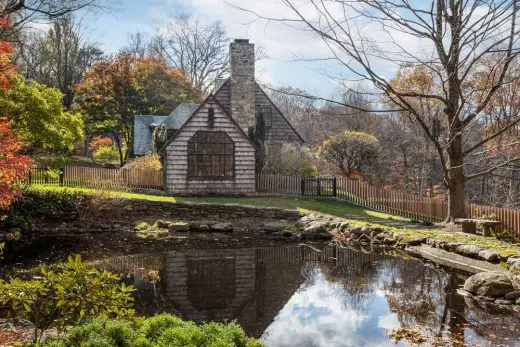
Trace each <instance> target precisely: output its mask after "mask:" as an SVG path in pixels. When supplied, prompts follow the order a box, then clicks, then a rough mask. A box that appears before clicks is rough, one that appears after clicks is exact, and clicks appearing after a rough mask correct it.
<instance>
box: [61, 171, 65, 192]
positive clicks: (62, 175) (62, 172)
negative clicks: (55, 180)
mask: <svg viewBox="0 0 520 347" xmlns="http://www.w3.org/2000/svg"><path fill="white" fill-rule="evenodd" d="M64 179H65V169H64V168H60V186H62V187H63V181H64Z"/></svg>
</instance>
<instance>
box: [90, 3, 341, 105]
mask: <svg viewBox="0 0 520 347" xmlns="http://www.w3.org/2000/svg"><path fill="white" fill-rule="evenodd" d="M118 1H119V3H118V4H117V5H113V8H112V10H111V11H110V12H109V13H94V14H91V13H89V14H82V16H84V18H83V23H84V24H85V25H86V26H87V29H86V33H87V35H88V37H89V39H90V40H92V41H95V42H97V43H99V44H100V45H101V47H102V48H103V50H104V51H105V52H117V51H118V50H119V49H120V48H121V47H122V46H124V45H125V43H126V41H127V37H128V34H130V33H135V32H144V33H147V34H148V35H150V36H152V35H153V34H154V32H155V30H156V29H157V28H161V27H165V25H166V24H167V22H168V21H169V20H170V19H172V18H173V17H174V16H175V15H177V14H180V13H186V14H191V15H196V16H198V17H199V18H200V19H201V20H202V21H206V22H208V23H210V22H213V21H215V20H221V21H222V22H223V24H224V26H225V27H226V29H227V31H228V34H229V36H230V38H237V37H240V38H249V39H250V40H251V41H252V42H253V43H255V44H259V45H262V46H263V47H264V49H265V51H266V53H267V55H268V58H267V59H265V60H262V61H260V62H259V63H258V64H257V78H258V79H259V80H260V81H262V82H266V83H270V84H272V85H275V86H291V87H296V88H302V89H305V90H307V91H309V92H311V93H314V94H318V95H321V96H324V97H330V96H331V95H333V94H335V93H336V91H337V85H336V84H335V83H334V82H333V81H331V80H330V79H328V78H327V76H326V75H325V74H324V73H323V70H325V69H329V72H330V69H331V68H333V67H332V66H331V65H330V63H325V62H321V63H315V62H314V63H311V62H302V61H294V60H295V59H296V57H297V56H305V57H308V56H312V55H314V54H315V52H319V51H320V50H323V47H322V46H321V45H320V42H319V41H317V40H316V39H314V38H312V37H311V36H310V35H309V34H305V33H302V32H298V31H296V30H294V29H291V28H288V27H286V26H284V25H281V24H275V23H271V24H266V23H261V22H254V21H253V18H252V17H251V16H248V15H247V14H245V13H244V12H242V11H239V10H236V9H233V8H232V7H230V6H229V5H226V4H225V3H224V2H223V1H220V0H118ZM233 1H234V0H231V2H233ZM228 2H229V1H228ZM234 2H235V3H237V4H241V5H242V6H251V8H253V9H254V10H257V11H259V12H261V13H266V14H270V13H273V9H274V7H276V4H274V3H276V2H277V0H264V1H258V2H257V1H251V2H250V1H247V2H246V1H239V0H236V1H234ZM273 4H274V5H273ZM281 7H282V6H281V5H278V9H280V8H281ZM274 13H276V14H278V11H275V12H274ZM333 69H334V70H335V72H339V71H338V70H337V69H336V68H333Z"/></svg>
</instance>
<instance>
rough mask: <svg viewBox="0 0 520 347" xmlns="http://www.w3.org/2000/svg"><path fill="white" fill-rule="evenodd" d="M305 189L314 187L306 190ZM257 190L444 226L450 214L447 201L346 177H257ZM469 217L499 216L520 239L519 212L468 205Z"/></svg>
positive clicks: (467, 212)
mask: <svg viewBox="0 0 520 347" xmlns="http://www.w3.org/2000/svg"><path fill="white" fill-rule="evenodd" d="M302 187H312V188H311V189H309V190H304V189H302ZM257 190H258V191H259V192H264V193H276V194H288V195H298V196H332V197H335V198H338V199H342V200H348V201H352V202H354V203H356V204H359V205H362V206H366V207H368V208H371V209H375V210H379V211H382V212H386V213H389V214H393V215H398V216H402V217H407V218H412V219H418V220H422V221H429V222H442V221H444V220H445V219H446V216H447V214H448V202H447V201H446V200H444V199H436V198H425V197H421V196H418V195H413V194H407V193H403V192H400V191H396V190H391V189H384V188H380V187H376V186H373V185H370V184H368V183H364V182H359V181H356V180H351V179H348V178H346V177H333V178H321V177H299V176H281V175H264V174H261V175H258V176H257ZM466 215H467V216H468V217H481V216H490V215H494V216H496V219H497V220H499V221H501V222H502V226H503V228H505V229H506V230H508V231H511V232H513V233H514V234H515V235H516V236H517V237H520V210H513V209H509V208H500V207H492V206H484V205H476V204H466Z"/></svg>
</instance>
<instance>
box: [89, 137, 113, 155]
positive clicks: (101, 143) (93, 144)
mask: <svg viewBox="0 0 520 347" xmlns="http://www.w3.org/2000/svg"><path fill="white" fill-rule="evenodd" d="M106 146H112V139H111V138H110V137H101V136H96V137H94V138H93V139H92V141H90V143H89V145H88V149H89V151H91V152H95V151H97V150H98V149H99V148H100V147H106Z"/></svg>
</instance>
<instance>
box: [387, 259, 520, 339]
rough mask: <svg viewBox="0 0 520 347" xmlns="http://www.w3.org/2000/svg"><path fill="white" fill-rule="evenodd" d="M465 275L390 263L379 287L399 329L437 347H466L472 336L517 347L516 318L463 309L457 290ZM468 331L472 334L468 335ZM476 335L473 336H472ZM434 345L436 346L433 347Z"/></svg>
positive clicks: (472, 307)
mask: <svg viewBox="0 0 520 347" xmlns="http://www.w3.org/2000/svg"><path fill="white" fill-rule="evenodd" d="M465 277H466V276H465V275H463V274H461V273H460V272H457V271H455V270H451V269H445V268H434V267H433V266H432V265H430V264H425V263H422V262H419V261H408V262H402V261H399V260H391V261H388V262H386V263H385V264H384V265H383V266H382V268H381V276H380V281H381V286H382V288H383V290H384V293H385V296H386V298H387V302H388V305H389V307H390V310H391V311H392V312H394V313H395V314H396V315H397V317H398V319H399V322H400V323H401V324H402V327H403V328H407V329H419V330H420V331H421V333H423V334H424V335H425V336H427V337H430V338H436V339H437V341H441V342H437V343H440V344H439V345H453V346H464V344H465V343H466V341H465V339H467V337H468V336H470V335H472V334H473V332H475V333H476V335H479V336H481V337H484V338H486V339H488V338H490V337H492V340H493V341H492V343H493V345H500V344H502V345H504V346H519V345H520V342H514V341H519V339H520V331H518V329H517V328H513V330H512V329H511V327H515V326H516V325H517V324H518V322H519V321H520V315H519V314H518V313H516V314H515V313H512V312H508V313H505V314H504V312H502V314H500V312H497V311H495V312H489V311H488V312H486V311H485V310H482V309H481V308H478V307H476V306H475V305H472V304H471V302H468V303H469V304H470V305H467V303H466V302H465V299H464V297H462V296H461V295H459V294H457V288H459V287H461V286H462V285H463V284H464V279H465ZM467 328H470V330H468V329H467ZM473 335H474V334H473ZM432 343H434V342H432Z"/></svg>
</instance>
